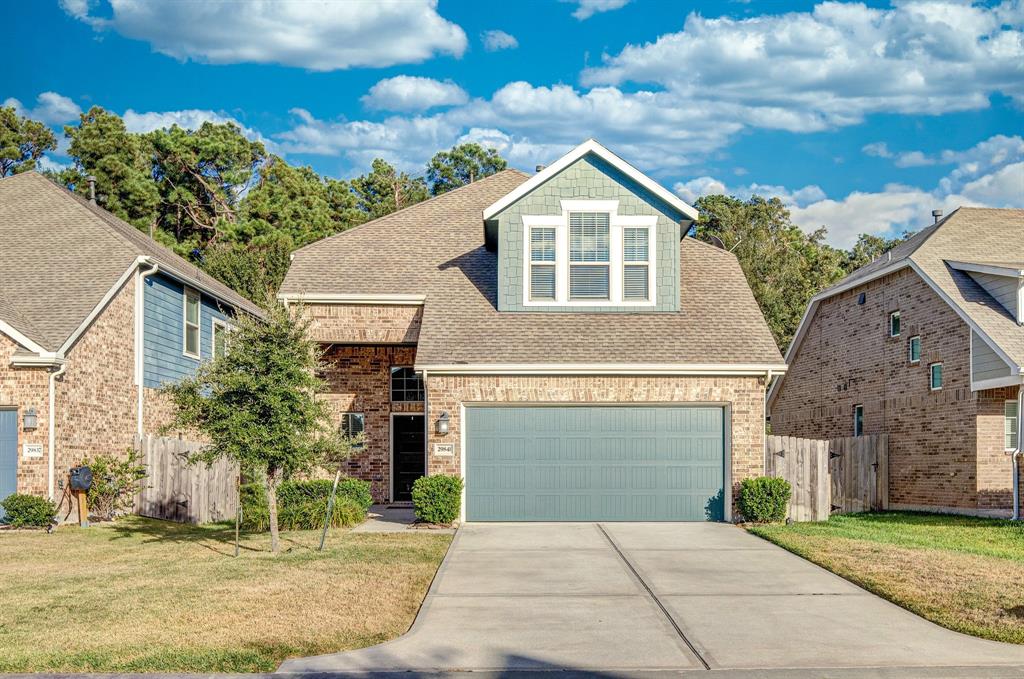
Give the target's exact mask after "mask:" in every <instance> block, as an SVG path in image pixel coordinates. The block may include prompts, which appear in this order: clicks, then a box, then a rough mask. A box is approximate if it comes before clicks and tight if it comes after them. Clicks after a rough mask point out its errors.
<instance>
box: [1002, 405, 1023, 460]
mask: <svg viewBox="0 0 1024 679" xmlns="http://www.w3.org/2000/svg"><path fill="white" fill-rule="evenodd" d="M1003 421H1004V422H1005V424H1006V449H1007V450H1017V437H1018V436H1020V415H1019V414H1018V412H1017V401H1016V400H1013V401H1007V402H1006V417H1005V418H1003Z"/></svg>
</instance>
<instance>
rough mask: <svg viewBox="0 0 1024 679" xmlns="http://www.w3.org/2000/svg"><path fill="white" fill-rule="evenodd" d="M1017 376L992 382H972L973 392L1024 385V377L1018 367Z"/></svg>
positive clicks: (1009, 376)
mask: <svg viewBox="0 0 1024 679" xmlns="http://www.w3.org/2000/svg"><path fill="white" fill-rule="evenodd" d="M1015 372H1016V374H1013V375H1008V376H1006V377H994V378H992V379H990V380H978V381H975V380H971V391H984V390H985V389H998V388H999V387H1015V386H1017V385H1019V384H1024V375H1022V374H1021V368H1020V367H1019V366H1018V368H1017V370H1016V371H1015Z"/></svg>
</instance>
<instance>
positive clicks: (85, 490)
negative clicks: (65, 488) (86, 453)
mask: <svg viewBox="0 0 1024 679" xmlns="http://www.w3.org/2000/svg"><path fill="white" fill-rule="evenodd" d="M68 477H69V485H70V486H71V492H72V493H74V494H75V499H76V500H77V501H78V525H80V526H81V527H82V528H88V527H89V503H88V501H87V500H86V498H87V496H88V494H89V489H90V488H92V470H91V469H89V468H88V467H72V468H71V472H70V473H69V474H68Z"/></svg>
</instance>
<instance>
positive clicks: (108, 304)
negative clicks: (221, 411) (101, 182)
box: [0, 172, 262, 516]
mask: <svg viewBox="0 0 1024 679" xmlns="http://www.w3.org/2000/svg"><path fill="white" fill-rule="evenodd" d="M239 310H243V311H245V312H247V313H253V314H260V313H262V312H261V311H260V310H259V308H258V307H256V306H255V305H253V304H252V303H251V302H249V301H247V300H245V299H244V298H242V297H241V296H239V295H238V294H236V293H234V292H233V291H231V290H230V289H228V288H227V287H226V286H224V285H222V284H221V283H219V282H218V281H216V280H214V279H212V278H211V277H209V276H207V275H205V274H203V273H202V272H200V271H199V270H198V269H197V268H196V267H195V266H194V265H192V264H189V263H188V262H187V261H185V260H184V259H182V258H181V257H178V256H177V255H175V254H174V253H172V252H171V251H170V250H168V249H167V248H165V247H163V246H161V245H159V244H158V243H156V242H155V241H153V240H152V239H150V238H148V237H147V236H146V235H144V234H143V233H141V232H139V231H138V230H137V229H136V228H135V227H133V226H131V225H130V224H127V223H125V222H123V221H121V220H119V219H118V218H116V217H114V216H113V215H112V214H110V213H109V212H107V211H106V210H103V209H102V208H100V207H97V206H96V205H94V204H91V203H90V202H89V201H86V200H83V199H82V198H80V197H79V196H76V195H75V194H73V193H71V192H69V191H67V190H66V189H64V188H63V187H60V186H57V185H56V184H54V183H53V182H51V181H49V180H48V179H46V178H45V177H44V176H42V175H40V174H38V173H35V172H28V173H24V174H19V175H14V176H11V177H7V178H4V179H0V499H2V498H4V497H7V496H8V495H10V494H11V493H15V492H18V493H34V494H38V495H46V496H49V497H52V498H54V499H55V500H60V499H62V496H63V488H64V484H65V480H66V478H67V472H68V469H69V468H70V467H72V466H75V465H77V464H79V463H80V462H81V461H82V459H83V458H84V457H88V456H94V455H97V454H101V453H104V454H111V453H113V454H116V453H120V452H125V451H127V449H128V448H130V447H131V446H132V445H133V443H134V440H135V436H136V435H137V434H139V433H153V432H156V431H157V430H158V429H159V428H160V427H161V426H163V425H164V424H166V423H167V422H168V421H169V416H170V413H169V410H168V407H169V404H168V403H166V402H165V399H163V398H162V397H161V394H160V393H159V392H158V391H157V389H158V388H159V387H160V386H161V385H162V384H163V383H165V382H167V381H169V380H176V379H180V378H181V377H182V376H184V375H188V374H191V373H192V371H194V370H195V369H196V367H198V365H199V363H200V361H202V360H204V359H206V358H209V357H210V356H212V355H213V354H214V352H216V351H219V350H221V349H222V348H223V346H224V344H223V342H224V339H225V337H226V333H227V331H228V330H229V328H230V323H231V319H232V317H234V315H235V314H236V313H237V312H238V311H239ZM69 509H70V505H69V504H64V505H63V506H62V508H61V515H62V516H63V515H64V514H65V513H66V512H67V511H68V510H69Z"/></svg>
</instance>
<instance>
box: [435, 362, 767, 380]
mask: <svg viewBox="0 0 1024 679" xmlns="http://www.w3.org/2000/svg"><path fill="white" fill-rule="evenodd" d="M415 370H416V372H423V371H428V372H429V373H430V374H431V375H715V376H735V377H742V376H754V377H756V376H761V375H768V374H769V373H770V374H773V375H775V374H779V373H783V372H785V371H786V366H785V365H784V364H773V365H768V364H760V363H752V364H739V363H737V364H729V363H708V364H697V363H693V364H685V363H679V364H671V363H666V364H659V363H450V364H426V365H417V366H415Z"/></svg>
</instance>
